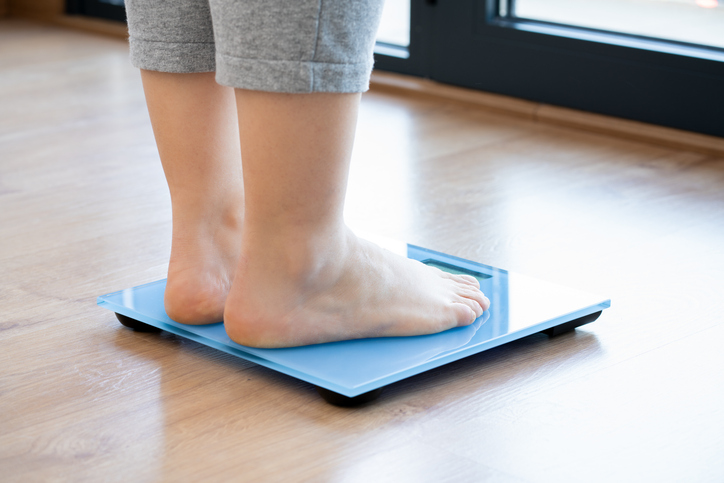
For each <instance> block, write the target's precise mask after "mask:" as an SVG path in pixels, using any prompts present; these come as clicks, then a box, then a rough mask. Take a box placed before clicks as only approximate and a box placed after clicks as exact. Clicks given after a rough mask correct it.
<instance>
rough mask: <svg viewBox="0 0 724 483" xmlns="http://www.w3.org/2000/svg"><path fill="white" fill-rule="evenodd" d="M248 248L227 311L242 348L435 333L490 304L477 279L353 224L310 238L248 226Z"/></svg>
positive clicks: (228, 323) (467, 320) (466, 319)
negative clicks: (398, 249)
mask: <svg viewBox="0 0 724 483" xmlns="http://www.w3.org/2000/svg"><path fill="white" fill-rule="evenodd" d="M302 240H304V241H302ZM287 242H290V243H288V244H287ZM242 247H243V248H242V258H241V260H240V263H239V268H238V271H237V273H236V280H235V281H234V284H233V286H232V288H231V292H230V293H229V297H228V299H227V302H226V310H225V313H224V323H225V327H226V331H227V333H228V335H229V337H230V338H231V339H232V340H234V341H235V342H238V343H239V344H242V345H247V346H253V347H267V348H272V347H291V346H298V345H307V344H316V343H322V342H330V341H337V340H346V339H357V338H365V337H389V336H408V335H421V334H431V333H436V332H440V331H443V330H447V329H450V328H453V327H458V326H464V325H469V324H471V323H472V322H473V321H474V320H475V319H476V318H477V317H479V316H481V315H482V314H483V311H484V310H487V308H488V307H489V305H490V302H489V300H488V299H487V298H486V297H485V296H484V295H483V293H482V292H481V291H480V290H479V284H478V282H477V280H475V278H473V277H469V276H465V275H452V274H449V273H446V272H443V271H441V270H438V269H436V268H433V267H428V266H426V265H424V264H422V263H420V262H418V261H415V260H410V259H407V258H404V257H401V256H399V255H396V254H394V253H392V252H389V251H387V250H385V249H382V248H380V247H379V246H377V245H374V244H372V243H370V242H368V241H366V240H363V239H359V238H357V237H356V236H355V235H354V234H352V233H351V232H350V231H349V230H347V229H346V228H345V229H343V230H342V231H341V232H340V233H333V234H326V235H325V234H316V235H314V237H311V238H306V239H305V237H301V238H299V237H294V236H287V234H283V233H276V234H274V235H272V236H270V237H265V236H261V235H259V236H254V235H253V234H252V235H247V231H245V234H244V242H243V245H242Z"/></svg>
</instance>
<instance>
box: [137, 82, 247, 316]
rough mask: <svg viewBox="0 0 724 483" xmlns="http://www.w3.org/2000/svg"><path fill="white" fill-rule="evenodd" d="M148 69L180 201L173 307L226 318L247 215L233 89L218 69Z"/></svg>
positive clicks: (170, 286)
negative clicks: (220, 78)
mask: <svg viewBox="0 0 724 483" xmlns="http://www.w3.org/2000/svg"><path fill="white" fill-rule="evenodd" d="M141 76H142V79H143V87H144V92H145V94H146V102H147V104H148V111H149V114H150V116H151V123H152V125H153V131H154V134H155V137H156V144H157V146H158V151H159V154H160V156H161V162H162V164H163V169H164V172H165V174H166V180H167V181H168V186H169V191H170V193H171V203H172V209H173V236H172V242H171V259H170V262H169V267H168V281H167V284H166V294H165V304H166V312H167V313H168V316H169V317H171V318H172V319H173V320H175V321H177V322H182V323H188V324H207V323H211V322H219V321H221V320H222V317H223V310H224V303H225V301H226V295H227V293H228V291H229V287H230V286H231V282H232V279H233V274H234V269H235V266H236V263H237V260H238V256H239V246H240V244H241V224H242V218H243V215H244V193H243V181H242V176H241V155H240V153H239V135H238V130H237V115H236V105H235V102H234V90H233V89H232V88H230V87H224V86H220V85H219V84H217V83H216V81H215V80H214V73H196V74H170V73H164V72H154V71H148V70H142V71H141Z"/></svg>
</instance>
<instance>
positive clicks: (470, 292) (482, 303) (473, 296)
mask: <svg viewBox="0 0 724 483" xmlns="http://www.w3.org/2000/svg"><path fill="white" fill-rule="evenodd" d="M457 293H458V295H459V296H460V297H461V298H463V299H465V300H466V303H467V301H470V302H472V303H473V304H474V305H472V306H471V307H472V308H473V310H475V313H477V314H478V317H480V316H481V315H482V314H483V312H484V311H486V310H488V308H489V307H490V300H489V299H488V298H487V297H486V296H485V294H484V293H483V292H481V291H480V290H478V289H473V288H470V287H465V286H462V285H461V286H459V288H458V292H457ZM476 306H477V307H479V308H476ZM478 311H479V312H478Z"/></svg>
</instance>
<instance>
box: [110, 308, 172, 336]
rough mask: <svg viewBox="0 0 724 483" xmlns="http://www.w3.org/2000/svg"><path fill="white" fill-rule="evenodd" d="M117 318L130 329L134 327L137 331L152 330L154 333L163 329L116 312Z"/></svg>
mask: <svg viewBox="0 0 724 483" xmlns="http://www.w3.org/2000/svg"><path fill="white" fill-rule="evenodd" d="M116 318H117V319H118V321H119V322H120V323H121V324H123V325H124V326H126V327H128V328H129V329H133V330H134V331H136V332H152V333H158V332H161V329H159V328H158V327H154V326H152V325H148V324H144V323H143V322H141V321H138V320H136V319H132V318H130V317H126V316H125V315H122V314H119V313H117V312H116Z"/></svg>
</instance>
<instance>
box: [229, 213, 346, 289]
mask: <svg viewBox="0 0 724 483" xmlns="http://www.w3.org/2000/svg"><path fill="white" fill-rule="evenodd" d="M242 236H243V241H242V257H243V258H244V259H245V260H246V264H247V267H249V268H252V269H254V270H264V271H265V272H267V273H279V274H283V276H285V277H287V278H288V279H289V280H290V281H293V282H294V283H302V284H304V283H307V282H311V281H313V280H317V279H318V278H319V276H320V275H321V274H330V273H332V272H336V271H338V270H339V265H340V264H341V263H342V262H343V261H344V260H345V259H346V254H347V253H348V251H349V244H350V239H349V235H348V233H347V229H346V227H345V226H344V225H342V227H319V228H315V229H310V227H298V226H297V227H289V226H286V227H279V228H277V229H267V228H263V229H259V228H258V227H254V226H249V225H245V226H244V233H243V235H242Z"/></svg>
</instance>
